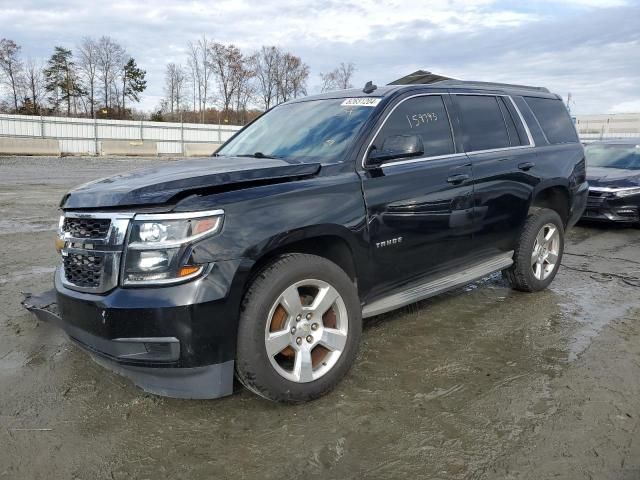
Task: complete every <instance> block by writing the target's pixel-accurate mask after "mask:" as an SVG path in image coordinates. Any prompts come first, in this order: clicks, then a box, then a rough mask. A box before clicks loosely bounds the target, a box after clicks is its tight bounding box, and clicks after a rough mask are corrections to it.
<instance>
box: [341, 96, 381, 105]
mask: <svg viewBox="0 0 640 480" xmlns="http://www.w3.org/2000/svg"><path fill="white" fill-rule="evenodd" d="M380 100H381V99H380V98H372V97H357V98H347V99H346V100H345V101H344V102H342V103H341V104H340V106H341V107H375V106H376V105H378V104H379V103H380Z"/></svg>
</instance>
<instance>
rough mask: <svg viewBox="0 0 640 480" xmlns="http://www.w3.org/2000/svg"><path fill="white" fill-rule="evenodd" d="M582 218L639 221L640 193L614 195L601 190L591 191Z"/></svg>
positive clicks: (623, 221)
mask: <svg viewBox="0 0 640 480" xmlns="http://www.w3.org/2000/svg"><path fill="white" fill-rule="evenodd" d="M582 219H583V220H590V221H604V222H617V223H638V222H640V195H634V196H631V197H616V196H614V195H611V194H602V193H601V192H591V193H590V194H589V199H588V202H587V208H586V209H585V211H584V215H583V216H582Z"/></svg>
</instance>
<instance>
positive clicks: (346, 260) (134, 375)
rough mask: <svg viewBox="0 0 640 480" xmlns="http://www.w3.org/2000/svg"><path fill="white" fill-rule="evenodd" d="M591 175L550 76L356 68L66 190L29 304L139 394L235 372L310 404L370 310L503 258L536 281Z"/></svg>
mask: <svg viewBox="0 0 640 480" xmlns="http://www.w3.org/2000/svg"><path fill="white" fill-rule="evenodd" d="M587 191H588V185H587V183H586V180H585V161H584V151H583V148H582V145H581V144H580V142H579V141H578V137H577V134H576V131H575V128H574V126H573V123H572V121H571V119H570V117H569V115H568V113H567V110H566V109H565V107H564V105H563V103H562V101H561V100H560V98H559V97H558V96H556V95H553V94H550V93H549V92H548V90H546V89H543V88H532V87H523V86H516V85H503V84H486V83H477V82H457V81H451V80H446V81H441V82H439V83H435V84H430V85H404V86H387V87H381V88H376V87H375V86H373V85H370V84H368V85H367V87H365V89H364V90H346V91H340V92H333V93H327V94H323V95H318V96H312V97H307V98H303V99H298V100H294V101H291V102H288V103H285V104H283V105H279V106H277V107H275V108H273V109H271V110H269V111H268V112H267V113H265V114H264V115H262V116H261V117H260V118H258V119H257V120H256V121H254V122H253V123H251V124H250V125H248V126H246V127H245V128H244V129H242V130H241V131H239V132H238V133H237V134H236V135H235V136H234V137H233V138H231V139H230V140H229V141H228V142H227V143H226V144H225V145H224V146H223V147H222V148H221V149H220V150H219V151H218V153H216V154H215V156H214V158H208V159H198V160H189V161H180V162H175V163H172V164H171V165H168V166H164V167H158V168H152V169H147V170H142V171H136V172H132V173H126V174H123V175H118V176H115V177H111V178H107V179H103V180H98V181H95V182H92V183H89V184H86V185H83V186H81V187H79V188H77V189H75V190H73V191H71V192H70V193H68V194H67V195H65V196H64V198H63V199H62V202H61V208H62V210H63V214H62V217H61V219H60V229H59V241H58V249H59V250H60V252H61V254H62V264H61V265H60V267H59V268H58V269H57V272H56V274H55V291H52V292H48V293H46V294H43V295H41V296H38V297H30V298H27V299H26V300H25V306H26V307H27V308H29V309H30V310H32V311H34V312H35V313H36V314H37V315H38V317H39V318H41V319H47V320H49V321H52V322H54V323H56V324H58V325H59V326H61V327H62V328H63V329H64V330H65V331H66V332H67V333H68V334H69V336H70V337H71V338H72V339H73V340H74V341H75V342H76V343H78V344H79V345H80V346H81V347H83V348H85V349H86V350H88V351H89V352H90V353H91V354H92V356H93V357H94V358H95V360H96V361H98V362H99V363H101V364H102V365H105V366H107V367H108V368H110V369H112V370H115V371H117V372H119V373H121V374H124V375H126V376H128V377H129V378H131V379H132V380H133V381H134V382H135V383H136V384H137V385H139V386H140V387H142V388H143V389H145V390H147V391H149V392H153V393H156V394H160V395H168V396H174V397H186V398H214V397H219V396H222V395H227V394H230V393H231V392H232V389H233V379H234V373H235V376H237V378H238V379H239V380H240V382H242V384H244V385H245V386H246V387H247V388H248V389H249V390H251V391H253V392H255V393H257V394H258V395H261V396H263V397H266V398H268V399H271V400H276V401H283V402H300V401H305V400H310V399H313V398H316V397H318V396H320V395H322V394H324V393H326V392H327V391H329V390H330V389H331V388H332V387H333V386H334V385H336V384H337V383H338V382H339V381H340V379H341V378H342V377H343V376H344V375H345V373H346V372H347V371H348V370H349V368H350V367H351V365H352V364H353V362H354V359H355V357H356V351H357V349H358V343H359V341H360V335H361V329H362V318H363V317H371V316H374V315H378V314H381V313H383V312H388V311H390V310H393V309H396V308H399V307H402V306H404V305H407V304H410V303H413V302H416V301H418V300H421V299H424V298H426V297H429V296H432V295H435V294H437V293H440V292H443V291H445V290H449V289H452V288H454V287H457V286H459V285H462V284H465V283H468V282H471V281H473V280H475V279H478V278H480V277H483V276H485V275H488V274H490V273H492V272H497V271H502V272H503V274H504V277H505V278H506V280H507V281H508V282H509V284H511V285H512V286H513V287H514V288H516V289H518V290H522V291H527V292H534V291H538V290H541V289H543V288H545V287H547V286H548V285H549V283H550V282H551V281H552V280H553V278H554V276H555V274H556V272H557V270H558V267H559V265H560V260H561V258H562V252H563V241H564V233H565V230H566V229H567V228H568V227H570V226H572V225H573V224H574V223H575V222H576V221H577V220H578V219H579V218H580V216H581V215H582V212H583V210H584V207H585V204H586V200H587ZM398 368H402V367H401V366H398Z"/></svg>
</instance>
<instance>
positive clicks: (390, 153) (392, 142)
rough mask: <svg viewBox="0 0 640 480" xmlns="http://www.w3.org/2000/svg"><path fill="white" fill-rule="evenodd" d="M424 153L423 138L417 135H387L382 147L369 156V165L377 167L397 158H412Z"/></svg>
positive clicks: (372, 151)
mask: <svg viewBox="0 0 640 480" xmlns="http://www.w3.org/2000/svg"><path fill="white" fill-rule="evenodd" d="M420 155H424V146H423V145H422V139H421V138H420V137H419V136H417V135H393V136H391V137H387V138H386V139H385V141H384V143H383V144H382V148H381V149H377V148H375V149H373V150H371V151H370V152H369V156H368V157H367V166H368V167H371V168H377V167H379V166H380V165H382V164H383V163H384V162H386V161H389V160H395V159H397V158H411V157H419V156H420Z"/></svg>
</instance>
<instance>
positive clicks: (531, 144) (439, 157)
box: [361, 92, 537, 169]
mask: <svg viewBox="0 0 640 480" xmlns="http://www.w3.org/2000/svg"><path fill="white" fill-rule="evenodd" d="M434 95H439V96H440V97H443V96H444V95H449V96H453V95H476V96H488V97H506V98H508V99H509V101H510V102H511V105H513V108H514V109H515V111H516V112H517V114H518V118H519V119H520V122H522V126H523V127H524V130H525V133H526V134H527V139H528V140H529V144H528V145H517V146H513V147H511V146H510V147H501V148H491V149H487V150H471V151H468V152H467V151H463V152H455V153H450V154H446V155H433V156H427V157H420V158H411V159H407V160H398V161H392V162H385V163H383V164H382V165H381V166H380V167H381V168H385V167H389V166H393V165H407V164H411V163H419V162H425V161H430V160H442V159H446V158H457V157H461V156H464V155H475V154H481V153H494V152H504V151H508V150H523V149H528V148H535V147H536V143H535V141H534V140H533V135H531V130H530V129H529V125H527V122H526V121H525V119H524V117H523V116H522V112H521V111H520V108H518V105H516V102H515V101H514V100H513V97H512V96H511V95H507V94H499V93H473V92H464V93H458V92H439V93H435V92H434V93H419V94H416V95H411V96H409V97H407V98H403V99H402V100H400V101H399V102H398V103H397V104H396V105H394V107H393V108H392V109H391V111H390V112H389V113H388V114H387V115H386V116H385V118H384V120H383V121H382V123H381V124H380V126H379V127H378V128H377V129H376V133H375V134H374V135H373V137H372V138H371V141H370V142H369V145H368V146H367V148H366V150H365V152H364V155H363V157H362V162H361V166H362V168H363V169H366V168H367V167H366V161H367V152H368V151H369V149H370V148H371V145H373V142H374V141H375V139H376V138H377V137H378V134H379V133H380V131H381V130H382V128H383V127H384V126H385V125H386V123H387V121H388V120H389V117H390V116H391V114H392V113H393V112H394V111H395V109H396V108H398V107H399V106H400V105H401V104H402V103H404V102H405V101H407V100H410V99H412V98H416V97H428V96H434ZM443 103H444V99H443ZM444 107H445V111H446V112H447V119H448V121H449V128H450V130H451V138H452V140H453V147H454V148H456V143H455V140H456V137H455V132H454V130H453V125H452V124H451V115H450V114H449V110H448V109H447V105H446V103H444ZM534 117H535V116H534ZM536 121H537V120H536ZM505 128H506V125H505Z"/></svg>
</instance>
